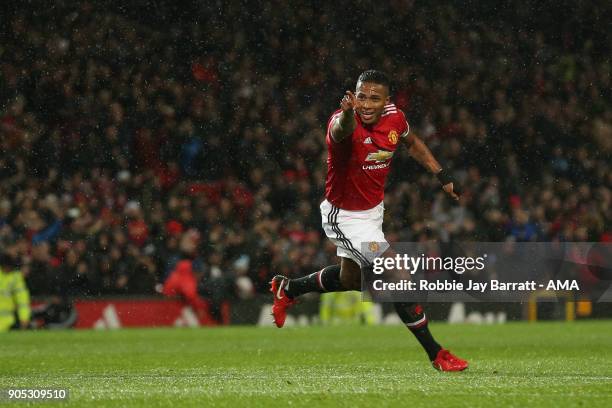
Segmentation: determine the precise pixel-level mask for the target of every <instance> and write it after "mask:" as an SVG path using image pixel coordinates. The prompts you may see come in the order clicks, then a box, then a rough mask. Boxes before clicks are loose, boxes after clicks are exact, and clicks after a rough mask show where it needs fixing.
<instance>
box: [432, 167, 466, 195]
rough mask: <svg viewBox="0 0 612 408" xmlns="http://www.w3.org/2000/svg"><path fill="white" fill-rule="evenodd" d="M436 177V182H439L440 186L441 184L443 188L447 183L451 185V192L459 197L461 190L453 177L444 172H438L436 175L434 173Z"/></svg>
mask: <svg viewBox="0 0 612 408" xmlns="http://www.w3.org/2000/svg"><path fill="white" fill-rule="evenodd" d="M436 177H437V178H438V181H439V182H440V184H442V186H445V185H447V184H449V183H453V191H454V192H455V193H456V194H457V195H461V188H460V187H459V183H458V182H457V180H455V178H454V177H453V176H451V175H450V174H448V173H447V172H446V170H444V169H442V170H440V171H439V172H438V173H436Z"/></svg>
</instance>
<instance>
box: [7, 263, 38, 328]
mask: <svg viewBox="0 0 612 408" xmlns="http://www.w3.org/2000/svg"><path fill="white" fill-rule="evenodd" d="M31 313H32V312H31V309H30V292H29V291H28V288H27V286H26V284H25V280H24V279H23V275H22V274H21V271H19V270H18V269H15V263H14V261H13V259H12V258H11V257H10V256H9V255H7V254H3V255H0V332H3V331H7V330H9V329H11V328H12V327H13V326H15V324H16V322H15V315H17V318H18V320H19V327H20V328H27V327H28V326H29V324H30V317H31Z"/></svg>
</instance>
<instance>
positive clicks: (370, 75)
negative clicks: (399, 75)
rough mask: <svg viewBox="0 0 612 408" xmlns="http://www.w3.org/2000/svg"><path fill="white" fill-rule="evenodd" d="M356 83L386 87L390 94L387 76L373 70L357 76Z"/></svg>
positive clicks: (389, 82)
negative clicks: (369, 83)
mask: <svg viewBox="0 0 612 408" xmlns="http://www.w3.org/2000/svg"><path fill="white" fill-rule="evenodd" d="M357 82H358V83H359V82H373V83H375V84H380V85H384V86H386V87H387V89H388V90H389V92H391V81H390V80H389V77H388V76H387V74H385V73H384V72H382V71H378V70H375V69H368V70H367V71H363V72H362V73H361V75H359V78H358V79H357Z"/></svg>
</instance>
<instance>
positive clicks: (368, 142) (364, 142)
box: [363, 136, 372, 144]
mask: <svg viewBox="0 0 612 408" xmlns="http://www.w3.org/2000/svg"><path fill="white" fill-rule="evenodd" d="M363 144H372V138H371V137H370V136H368V137H366V138H365V140H364V141H363Z"/></svg>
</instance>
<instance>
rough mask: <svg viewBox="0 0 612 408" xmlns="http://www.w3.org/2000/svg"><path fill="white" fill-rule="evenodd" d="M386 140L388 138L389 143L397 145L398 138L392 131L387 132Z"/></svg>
mask: <svg viewBox="0 0 612 408" xmlns="http://www.w3.org/2000/svg"><path fill="white" fill-rule="evenodd" d="M388 138H389V142H391V143H393V144H397V139H398V138H399V137H398V135H397V132H396V131H395V130H392V131H390V132H389V135H388Z"/></svg>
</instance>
